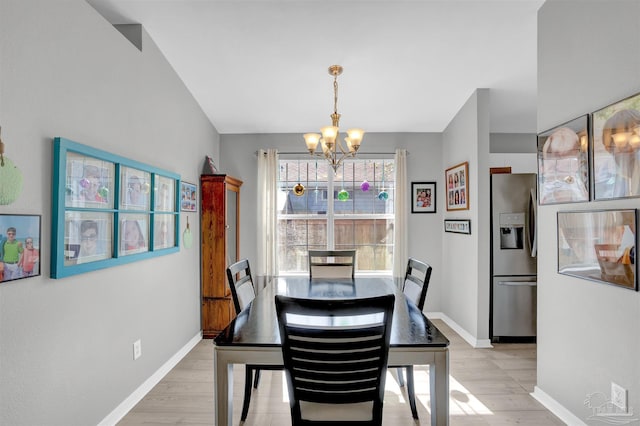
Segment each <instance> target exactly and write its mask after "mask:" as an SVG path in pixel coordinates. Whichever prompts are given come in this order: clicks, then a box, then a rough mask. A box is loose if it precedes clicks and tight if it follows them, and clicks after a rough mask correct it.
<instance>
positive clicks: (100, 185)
mask: <svg viewBox="0 0 640 426" xmlns="http://www.w3.org/2000/svg"><path fill="white" fill-rule="evenodd" d="M113 174H114V166H113V163H111V162H109V161H103V160H99V159H97V158H93V157H87V156H85V155H81V154H76V153H74V152H69V153H68V154H67V170H66V182H65V206H67V207H88V208H100V209H110V208H113V197H112V194H113Z"/></svg>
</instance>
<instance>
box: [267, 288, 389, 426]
mask: <svg viewBox="0 0 640 426" xmlns="http://www.w3.org/2000/svg"><path fill="white" fill-rule="evenodd" d="M394 301H395V296H394V295H392V294H387V295H384V296H378V297H371V298H362V299H354V298H351V299H332V300H328V299H297V298H292V297H287V296H282V295H277V296H275V303H276V313H277V316H278V327H279V329H280V341H281V342H282V357H283V360H284V368H285V375H286V379H287V386H288V390H289V404H290V408H291V422H292V425H293V426H300V425H304V426H308V425H332V424H335V425H381V424H382V406H383V401H384V385H385V376H386V371H387V360H388V356H389V339H390V335H391V321H392V317H393V307H394Z"/></svg>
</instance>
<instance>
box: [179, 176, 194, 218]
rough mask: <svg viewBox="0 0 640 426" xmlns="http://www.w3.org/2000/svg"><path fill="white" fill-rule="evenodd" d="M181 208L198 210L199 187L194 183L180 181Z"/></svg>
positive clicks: (187, 210)
mask: <svg viewBox="0 0 640 426" xmlns="http://www.w3.org/2000/svg"><path fill="white" fill-rule="evenodd" d="M180 210H182V211H183V212H195V211H197V210H198V187H197V186H196V185H194V184H193V183H189V182H180Z"/></svg>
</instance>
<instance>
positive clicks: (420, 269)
mask: <svg viewBox="0 0 640 426" xmlns="http://www.w3.org/2000/svg"><path fill="white" fill-rule="evenodd" d="M431 269H432V268H431V266H429V265H428V264H426V263H424V262H421V261H419V260H417V259H414V258H409V261H408V262H407V271H406V272H405V274H404V281H403V284H402V293H403V294H404V295H405V297H406V298H407V299H408V300H410V301H411V302H413V304H415V305H416V306H417V307H418V309H420V311H422V309H423V308H424V302H425V300H426V298H427V289H428V288H429V280H430V279H431ZM393 367H395V368H397V372H398V383H399V384H400V386H404V378H403V370H404V371H406V375H407V395H408V397H409V406H410V407H411V414H412V415H413V418H414V419H417V418H418V410H417V408H416V393H415V386H414V380H413V365H400V366H391V368H393Z"/></svg>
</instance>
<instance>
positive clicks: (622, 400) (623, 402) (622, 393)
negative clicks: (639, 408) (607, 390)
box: [611, 382, 627, 413]
mask: <svg viewBox="0 0 640 426" xmlns="http://www.w3.org/2000/svg"><path fill="white" fill-rule="evenodd" d="M611 403H612V404H613V405H615V406H616V407H618V408H619V409H621V410H622V411H624V412H625V413H626V412H627V390H626V389H625V388H623V387H622V386H620V385H617V384H615V383H613V382H611Z"/></svg>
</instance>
